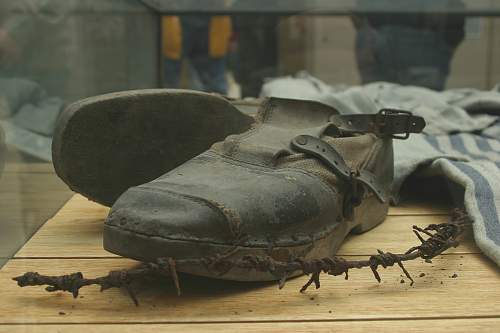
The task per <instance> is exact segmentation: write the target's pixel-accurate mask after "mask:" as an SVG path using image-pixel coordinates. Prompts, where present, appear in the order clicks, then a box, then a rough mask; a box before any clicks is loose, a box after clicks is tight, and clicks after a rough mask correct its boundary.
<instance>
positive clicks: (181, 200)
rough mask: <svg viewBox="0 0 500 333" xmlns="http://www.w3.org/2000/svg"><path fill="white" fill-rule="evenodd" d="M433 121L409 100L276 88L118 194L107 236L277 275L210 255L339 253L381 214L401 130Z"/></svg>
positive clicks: (184, 266) (165, 253) (180, 264)
mask: <svg viewBox="0 0 500 333" xmlns="http://www.w3.org/2000/svg"><path fill="white" fill-rule="evenodd" d="M424 126H425V122H424V120H423V119H422V118H420V117H415V116H412V115H411V114H409V113H406V112H401V111H393V110H383V111H381V112H380V113H378V114H376V115H371V114H370V115H368V114H358V115H340V114H339V113H338V111H337V110H335V109H333V108H330V107H328V106H326V105H323V104H320V103H317V102H310V101H298V100H289V99H278V98H270V99H268V100H266V101H265V102H264V103H263V104H262V105H261V109H260V111H259V113H258V115H257V120H256V124H255V125H254V126H253V128H252V129H250V130H248V131H247V132H245V133H243V134H240V135H231V136H229V137H227V138H226V139H225V140H224V141H223V142H220V143H216V144H214V145H213V146H212V147H211V148H210V149H209V150H207V151H206V152H204V153H202V154H201V155H199V156H196V157H195V158H193V159H191V160H189V161H188V162H186V163H184V164H183V165H181V166H179V167H177V168H175V169H173V170H172V171H170V172H168V173H166V174H165V175H163V176H161V177H160V178H158V179H155V180H154V181H151V182H149V183H146V184H143V185H140V186H137V187H132V188H130V189H129V190H127V191H126V192H125V193H124V194H123V195H122V196H120V198H119V199H118V200H117V202H116V203H115V204H114V205H113V207H112V209H111V211H110V214H109V216H108V218H107V220H106V223H105V226H104V248H105V249H106V250H108V251H110V252H113V253H116V254H118V255H121V256H124V257H129V258H133V259H136V260H140V261H146V262H156V261H158V260H159V259H160V258H172V259H173V260H175V261H176V267H177V270H178V271H181V272H186V273H192V274H197V275H202V276H209V277H216V278H222V279H231V280H245V281H255V280H275V279H277V277H276V276H275V275H273V274H271V273H266V272H261V271H258V270H247V269H242V268H238V267H227V268H226V269H224V270H222V271H220V270H217V269H216V270H214V269H213V267H214V266H213V265H208V264H207V263H213V262H214V260H215V261H217V258H225V260H231V259H234V260H237V259H239V258H243V257H244V256H247V255H252V256H270V257H272V258H273V259H275V260H279V261H286V260H290V259H292V258H303V259H305V260H308V259H313V258H321V257H326V256H331V255H333V254H335V252H336V251H337V249H338V248H339V246H340V245H341V242H342V241H343V239H344V238H345V237H346V235H347V234H348V233H349V232H350V231H354V232H363V231H366V230H369V229H371V228H373V227H374V226H376V225H377V224H379V223H381V222H382V221H383V220H384V218H385V216H386V214H387V209H388V201H389V195H390V194H389V190H390V186H391V182H392V178H393V151H392V138H393V137H394V136H396V135H400V136H401V135H402V136H403V138H406V137H407V136H408V135H409V133H410V132H420V131H421V130H422V128H423V127H424Z"/></svg>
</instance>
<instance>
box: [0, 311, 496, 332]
mask: <svg viewBox="0 0 500 333" xmlns="http://www.w3.org/2000/svg"><path fill="white" fill-rule="evenodd" d="M64 315H65V314H64ZM64 315H61V316H64ZM498 327H500V319H499V318H474V319H471V318H468V319H432V320H396V321H394V320H374V321H372V320H370V321H358V322H352V321H343V322H342V321H325V322H285V323H280V322H277V323H252V324H251V325H249V324H247V323H217V324H135V325H127V324H111V325H101V324H63V325H3V326H2V325H0V333H3V332H5V333H28V332H33V333H35V332H38V333H46V332H47V333H52V332H75V333H77V332H86V333H108V332H109V333H114V332H117V333H137V332H144V333H158V332H167V333H168V332H175V333H177V332H205V333H220V332H240V333H258V332H263V333H288V332H318V333H331V332H336V333H344V332H345V333H347V332H350V333H366V332H409V333H423V332H430V331H432V332H435V333H439V332H454V333H470V332H494V331H496V330H498Z"/></svg>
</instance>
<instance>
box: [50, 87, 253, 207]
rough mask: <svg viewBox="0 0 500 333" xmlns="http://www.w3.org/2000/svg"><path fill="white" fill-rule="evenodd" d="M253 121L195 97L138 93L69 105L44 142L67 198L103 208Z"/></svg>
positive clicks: (224, 104)
mask: <svg viewBox="0 0 500 333" xmlns="http://www.w3.org/2000/svg"><path fill="white" fill-rule="evenodd" d="M252 123H253V118H252V117H250V116H248V115H246V114H244V113H243V112H241V111H240V110H238V108H236V107H235V106H234V105H232V104H231V103H230V102H228V101H227V100H226V99H224V98H222V97H219V96H216V95H212V94H207V93H203V92H196V91H189V90H170V89H146V90H135V91H125V92H118V93H111V94H106V95H101V96H96V97H91V98H87V99H84V100H81V101H78V102H76V103H73V104H71V105H70V106H69V107H68V108H66V109H65V110H64V111H63V113H62V114H61V116H60V118H59V120H58V124H57V127H56V130H55V134H54V138H53V144H52V158H53V163H54V168H55V171H56V173H57V175H58V176H59V177H60V178H61V179H62V180H63V181H64V182H65V183H66V184H67V185H68V186H69V187H70V188H71V189H72V190H73V191H75V192H78V193H81V194H83V195H84V196H86V197H87V198H89V199H90V200H93V201H96V202H98V203H100V204H103V205H106V206H111V205H112V204H113V203H114V202H115V201H116V199H118V197H119V196H120V195H121V194H122V193H123V192H125V191H126V190H127V189H128V188H129V187H132V186H136V185H140V184H143V183H146V182H149V181H151V180H153V179H155V178H157V177H159V176H161V175H162V174H164V173H166V172H167V171H170V170H171V169H173V168H175V167H177V166H179V165H181V164H182V163H184V162H186V161H187V160H189V159H191V158H193V157H194V156H196V155H198V154H200V153H202V152H204V151H205V150H207V149H208V148H209V147H210V146H211V145H212V144H213V143H214V142H217V141H221V140H223V139H224V138H225V137H227V136H228V135H230V134H236V133H241V132H244V131H246V130H247V129H249V128H250V127H251V124H252Z"/></svg>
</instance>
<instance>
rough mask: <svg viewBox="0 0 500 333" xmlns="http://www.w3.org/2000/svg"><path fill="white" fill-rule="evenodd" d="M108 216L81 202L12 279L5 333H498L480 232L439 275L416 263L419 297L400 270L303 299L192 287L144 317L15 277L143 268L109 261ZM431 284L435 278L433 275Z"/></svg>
mask: <svg viewBox="0 0 500 333" xmlns="http://www.w3.org/2000/svg"><path fill="white" fill-rule="evenodd" d="M448 210H449V207H447V206H446V205H437V204H436V203H429V202H427V203H418V202H414V203H407V204H405V205H402V206H400V207H394V208H391V210H390V212H389V216H388V218H387V220H386V221H385V222H384V223H383V224H381V225H380V226H378V227H376V228H375V229H373V230H372V231H370V232H367V233H365V234H363V235H358V236H350V237H349V238H348V239H347V240H346V241H345V243H344V245H343V246H342V248H341V249H340V251H339V254H341V255H343V256H345V257H346V258H364V257H367V256H369V255H371V254H373V253H375V251H376V249H382V250H385V251H391V252H395V253H399V252H401V251H405V250H406V249H408V248H409V247H411V246H413V245H415V244H417V243H416V242H417V240H416V238H415V236H414V235H413V233H412V231H411V226H412V225H413V224H416V225H419V226H425V225H427V224H429V223H439V222H442V221H445V220H446V219H447V218H448V216H447V212H448ZM107 212H108V209H107V208H105V207H103V206H100V205H98V204H96V203H93V202H90V201H88V200H86V199H85V198H83V197H81V196H79V195H75V196H74V197H73V198H72V199H71V200H70V201H69V202H68V203H67V204H66V205H65V206H64V207H63V208H62V209H61V210H60V211H59V212H58V213H57V214H56V215H55V216H54V217H53V218H52V219H50V220H49V221H48V222H47V223H46V224H45V225H44V226H43V227H42V228H41V229H40V230H39V231H38V232H37V233H36V234H35V235H34V236H33V237H32V238H31V240H30V241H28V242H27V243H26V244H25V246H24V247H23V248H22V249H21V250H19V251H18V253H17V254H16V255H15V257H14V258H13V259H11V260H10V261H9V262H8V263H7V264H6V265H5V266H4V267H3V268H2V269H1V270H0V295H1V300H0V332H32V331H39V332H56V331H57V332H59V331H61V332H66V331H67V332H86V333H89V332H158V331H162V332H189V331H203V332H220V331H227V332H235V331H238V332H291V331H300V332H309V331H314V332H316V331H317V332H344V331H345V332H347V331H349V332H386V331H387V332H403V331H404V332H422V331H429V332H441V331H452V332H473V331H482V332H498V331H499V330H500V328H499V327H500V301H499V300H500V269H498V267H497V266H495V265H494V264H493V263H492V262H491V261H490V260H488V259H487V258H486V257H485V256H483V255H482V254H480V252H479V250H478V249H477V247H476V246H475V245H474V241H473V239H472V236H471V230H468V231H467V233H466V235H465V237H464V238H465V239H464V241H463V242H462V244H461V245H460V246H459V247H457V248H455V249H452V250H450V251H448V252H447V253H446V254H444V255H441V256H439V257H438V258H436V259H435V260H433V262H432V263H431V264H428V263H424V262H423V261H422V260H416V261H414V262H408V264H407V265H406V267H407V269H408V270H409V271H410V273H411V274H412V276H413V278H414V279H415V284H414V285H413V286H410V283H409V281H408V280H407V279H406V278H404V277H402V272H401V271H400V270H399V269H397V268H394V267H392V268H388V269H385V270H384V269H381V270H380V274H381V276H382V283H377V281H376V280H375V279H374V278H373V276H372V274H371V271H370V270H369V269H363V270H353V271H351V272H350V274H349V281H345V280H344V279H343V278H342V277H330V276H326V275H325V276H323V279H322V285H321V288H320V289H318V290H315V289H314V288H310V289H309V290H307V291H306V292H305V293H299V291H298V290H299V288H300V286H302V284H303V283H304V282H305V281H306V277H299V278H296V279H292V280H290V281H288V282H287V284H286V286H285V288H284V289H282V290H279V289H278V288H277V285H276V284H275V283H242V282H229V281H220V280H211V279H206V278H199V277H193V276H181V281H180V283H181V288H182V292H183V294H182V296H180V297H178V296H176V295H175V290H174V287H173V285H172V282H171V281H170V280H169V279H167V280H161V279H158V280H153V281H151V283H148V284H147V285H145V286H144V285H143V286H139V287H138V288H137V289H136V291H137V294H138V295H137V296H138V299H139V302H140V305H139V306H138V307H136V306H135V305H134V304H133V302H132V301H131V300H130V298H129V297H128V296H127V294H126V292H125V291H123V290H117V289H112V290H107V291H105V292H103V293H100V292H99V289H98V287H95V286H92V287H86V288H83V289H82V290H81V292H80V296H79V297H78V298H77V299H73V298H72V296H71V295H70V294H68V293H62V292H56V293H48V292H46V291H45V290H44V288H43V287H28V288H23V289H21V288H19V287H17V285H16V283H15V282H14V281H12V280H11V278H12V277H14V276H17V275H20V274H22V273H24V272H27V271H38V272H40V273H44V274H50V275H56V274H65V273H71V272H76V271H81V272H83V274H84V275H86V276H88V277H95V276H98V275H103V274H106V273H107V272H108V271H109V270H112V269H120V268H128V267H132V266H133V265H135V264H136V262H134V261H132V260H128V259H123V258H120V257H117V256H115V255H112V254H110V253H107V252H106V251H104V250H103V249H102V245H101V242H102V225H103V219H104V218H105V216H106V214H107ZM421 273H423V274H421Z"/></svg>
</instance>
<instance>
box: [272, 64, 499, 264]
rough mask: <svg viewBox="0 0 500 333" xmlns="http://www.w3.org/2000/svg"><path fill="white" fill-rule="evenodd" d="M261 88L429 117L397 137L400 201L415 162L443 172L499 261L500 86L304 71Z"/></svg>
mask: <svg viewBox="0 0 500 333" xmlns="http://www.w3.org/2000/svg"><path fill="white" fill-rule="evenodd" d="M262 95H264V96H277V97H288V98H301V99H313V100H318V101H321V102H323V103H326V104H329V105H331V106H333V107H335V108H337V109H338V110H339V112H341V113H362V112H376V111H377V110H379V109H381V108H383V107H391V108H400V109H403V110H409V111H412V112H413V113H414V114H415V115H420V116H423V117H424V118H425V119H426V121H427V123H428V125H427V127H426V129H425V130H424V133H423V134H416V135H415V134H414V135H411V136H410V138H409V139H408V140H404V141H402V140H394V156H395V161H394V163H395V165H394V166H395V179H394V184H393V197H394V198H395V201H396V202H397V197H398V193H399V190H400V188H401V185H402V183H403V182H404V181H405V179H406V178H407V177H408V176H410V175H411V174H412V173H414V172H416V171H417V169H418V172H419V175H421V176H441V177H444V178H446V179H447V180H449V181H451V182H452V183H454V184H457V185H458V188H461V189H462V190H463V192H462V191H461V192H460V193H459V195H460V196H459V198H460V200H463V206H464V207H465V209H466V211H467V212H468V213H469V215H470V216H471V217H472V219H473V221H474V223H473V231H474V238H475V241H476V244H477V245H478V247H479V248H480V249H481V250H482V251H483V252H484V253H485V254H486V255H487V256H488V257H490V258H491V259H492V260H493V261H495V262H496V263H497V264H498V265H499V266H500V121H499V120H500V117H498V116H495V114H496V115H500V93H499V92H497V91H489V92H484V91H476V90H472V89H460V90H448V91H446V92H435V91H431V90H427V89H424V88H419V87H410V86H407V87H404V86H399V85H395V84H390V83H381V82H378V83H372V84H368V85H365V86H356V87H331V86H327V85H326V84H324V83H323V82H321V81H319V80H318V79H316V78H313V77H310V76H309V75H308V74H306V73H300V74H299V76H298V77H284V78H278V79H274V80H271V81H270V82H268V83H266V84H265V85H264V87H263V90H262ZM469 101H470V102H469ZM481 107H483V108H484V110H481ZM468 108H470V110H469V109H468ZM472 109H473V110H472ZM467 111H471V112H473V114H472V113H468V112H467ZM482 111H484V112H488V113H489V114H484V113H483V112H482ZM455 187H456V186H455ZM462 193H463V195H462Z"/></svg>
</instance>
